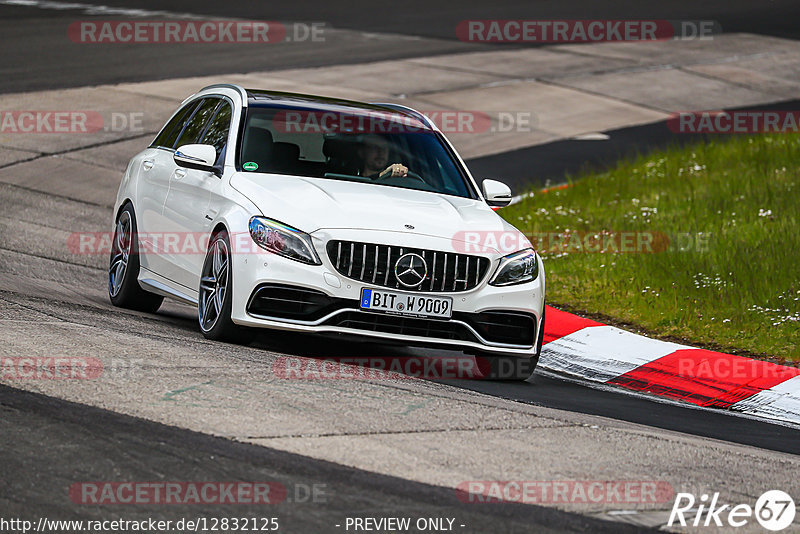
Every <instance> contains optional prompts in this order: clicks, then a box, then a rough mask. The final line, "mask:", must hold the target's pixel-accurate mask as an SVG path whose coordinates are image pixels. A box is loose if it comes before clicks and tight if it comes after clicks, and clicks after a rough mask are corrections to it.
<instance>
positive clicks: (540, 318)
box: [108, 84, 545, 379]
mask: <svg viewBox="0 0 800 534" xmlns="http://www.w3.org/2000/svg"><path fill="white" fill-rule="evenodd" d="M510 200H511V190H510V189H509V188H508V187H507V186H506V185H504V184H502V183H500V182H497V181H494V180H484V181H483V182H482V183H481V185H480V186H479V185H478V183H477V182H476V181H475V180H474V179H473V178H472V176H471V175H470V173H469V171H468V170H467V167H466V165H465V164H464V162H463V160H462V159H461V158H460V157H459V155H458V154H457V153H456V151H455V149H454V148H453V146H452V144H451V143H450V142H449V141H448V140H447V139H446V138H445V136H444V135H443V134H442V133H441V132H440V131H439V129H438V128H437V127H436V125H435V124H434V123H433V122H432V121H431V120H429V119H428V118H427V117H426V116H425V115H423V114H421V113H419V112H417V111H414V110H412V109H410V108H407V107H403V106H399V105H394V104H367V103H360V102H352V101H347V100H338V99H330V98H325V97H317V96H310V95H302V94H292V93H280V92H272V91H261V90H245V89H243V88H241V87H238V86H235V85H227V84H220V85H213V86H209V87H206V88H204V89H202V90H201V91H199V92H198V93H196V94H194V95H192V96H190V97H189V98H187V99H186V100H185V101H184V102H183V103H182V104H181V106H180V108H179V109H178V110H177V111H176V112H175V114H174V115H173V116H172V117H171V118H170V119H169V121H168V122H167V123H166V125H165V126H164V128H163V129H162V130H161V132H160V133H159V134H158V135H157V136H156V138H155V139H154V140H153V142H152V143H151V144H150V146H149V147H147V148H146V149H145V150H144V151H143V152H141V153H139V154H138V155H136V156H135V157H134V158H133V159H132V160H131V161H130V163H129V164H128V167H127V170H126V171H125V174H124V176H123V178H122V183H121V184H120V188H119V193H118V195H117V200H116V204H115V207H114V221H115V227H114V238H113V245H112V253H111V261H110V266H109V277H108V292H109V296H110V298H111V302H112V303H113V304H114V305H116V306H122V307H126V308H133V309H138V310H141V311H148V312H155V311H156V310H157V309H158V307H159V306H160V304H161V302H162V300H163V298H164V297H170V298H174V299H178V300H180V301H183V302H185V303H190V304H192V305H194V306H196V307H197V320H198V324H199V327H200V330H201V332H202V333H203V335H204V336H205V337H207V338H209V339H214V340H226V341H233V342H237V341H238V342H248V341H249V339H250V335H251V334H252V332H253V329H254V328H267V329H280V330H291V331H297V332H307V333H309V334H311V333H314V334H334V335H350V336H352V335H355V336H362V337H366V338H372V339H373V340H376V341H385V342H391V343H401V344H404V345H422V346H429V347H431V346H432V347H439V348H446V349H456V350H461V351H465V352H467V353H472V354H480V355H482V356H491V357H492V358H491V359H492V361H502V362H506V363H508V362H509V361H511V362H513V363H514V364H518V363H519V362H524V363H525V365H514V368H515V369H517V371H516V375H515V376H511V377H506V378H517V379H519V378H523V379H524V378H527V377H528V375H529V374H530V373H531V372H532V371H533V368H534V367H535V365H536V362H537V361H538V356H539V352H540V350H541V345H542V332H543V327H544V292H545V286H544V269H543V266H542V262H541V259H540V258H539V256H538V255H537V254H536V252H535V251H534V250H533V249H532V248H531V247H530V243H529V242H528V241H527V239H525V237H524V236H523V235H522V234H521V233H520V232H519V231H518V230H516V229H515V228H514V227H513V226H511V225H509V224H508V223H507V222H505V221H504V220H503V219H502V218H501V217H499V216H498V215H497V214H496V213H495V212H494V210H493V207H494V208H498V207H502V206H505V205H507V204H508V203H509V202H510ZM509 236H511V239H508V238H509ZM498 237H502V239H498ZM500 241H502V242H503V243H506V244H507V243H509V242H511V243H516V244H518V245H515V246H514V247H512V248H513V249H512V250H509V249H508V246H505V247H501V246H497V243H498V242H500ZM487 243H488V245H487Z"/></svg>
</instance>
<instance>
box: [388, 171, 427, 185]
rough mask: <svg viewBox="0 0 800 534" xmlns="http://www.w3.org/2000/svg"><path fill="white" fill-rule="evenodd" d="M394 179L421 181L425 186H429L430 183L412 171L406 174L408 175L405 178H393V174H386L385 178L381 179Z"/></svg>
mask: <svg viewBox="0 0 800 534" xmlns="http://www.w3.org/2000/svg"><path fill="white" fill-rule="evenodd" d="M393 178H394V179H397V178H414V179H415V180H419V181H420V182H422V183H423V184H425V185H428V182H426V181H425V180H424V179H423V178H422V176H420V175H419V174H417V173H415V172H411V171H408V172H407V173H406V175H405V176H392V174H391V173H387V174H386V176H383V177H382V178H380V179H381V180H390V179H393Z"/></svg>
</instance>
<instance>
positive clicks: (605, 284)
mask: <svg viewBox="0 0 800 534" xmlns="http://www.w3.org/2000/svg"><path fill="white" fill-rule="evenodd" d="M500 214H501V215H503V217H505V218H506V219H507V220H508V221H509V222H511V223H512V224H514V225H515V226H517V227H518V228H519V229H520V230H522V231H524V232H526V233H529V234H532V235H538V234H539V233H541V232H564V231H578V232H601V231H604V230H605V231H612V232H625V231H633V232H654V233H664V234H666V235H667V236H669V237H670V242H669V246H668V247H667V249H666V250H664V251H661V252H655V253H613V252H609V253H586V252H573V251H571V250H567V251H566V252H565V251H563V250H559V251H552V250H551V251H548V250H544V249H543V250H542V251H541V252H542V256H543V259H544V262H545V269H546V273H547V299H548V301H549V302H550V303H552V304H556V305H558V304H561V305H564V306H567V307H569V308H571V309H577V310H583V311H587V312H594V313H598V314H601V315H604V316H606V317H610V318H614V319H617V320H619V321H621V322H627V323H632V324H634V325H637V326H640V327H643V328H644V329H646V330H648V331H650V332H652V333H655V334H657V335H662V336H666V337H677V338H681V339H685V340H687V341H690V342H695V343H699V344H706V345H709V346H712V347H717V348H722V349H728V350H731V349H740V350H743V351H747V352H750V353H755V354H762V355H765V356H770V357H776V358H779V359H790V360H800V137H798V136H795V135H757V136H748V137H738V136H737V137H730V138H727V139H715V140H710V141H707V142H705V143H701V144H697V145H692V146H689V147H683V148H672V149H668V150H665V151H661V152H657V153H653V154H650V155H648V156H646V157H639V158H637V159H635V160H632V161H623V162H621V163H619V164H618V165H617V167H616V168H614V169H612V170H609V171H608V172H604V173H601V174H595V175H584V176H581V177H580V178H579V179H576V180H574V181H573V182H572V186H571V187H569V188H566V189H562V190H554V191H550V192H548V193H537V194H536V195H535V196H534V197H533V198H529V199H526V200H525V201H523V202H521V203H519V204H516V205H514V206H510V207H508V208H505V209H503V210H501V211H500ZM545 243H547V241H545Z"/></svg>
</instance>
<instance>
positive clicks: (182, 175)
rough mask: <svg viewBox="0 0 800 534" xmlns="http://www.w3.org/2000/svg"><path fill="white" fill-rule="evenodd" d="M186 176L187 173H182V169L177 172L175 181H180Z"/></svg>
mask: <svg viewBox="0 0 800 534" xmlns="http://www.w3.org/2000/svg"><path fill="white" fill-rule="evenodd" d="M184 176H186V171H182V170H181V169H178V170H177V171H175V179H176V180H180V179H181V178H183V177H184Z"/></svg>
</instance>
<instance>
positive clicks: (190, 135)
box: [173, 98, 219, 148]
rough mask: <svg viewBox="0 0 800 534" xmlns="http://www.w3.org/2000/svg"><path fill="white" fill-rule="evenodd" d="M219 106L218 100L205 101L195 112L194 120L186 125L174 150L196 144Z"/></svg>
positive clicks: (207, 99) (208, 99)
mask: <svg viewBox="0 0 800 534" xmlns="http://www.w3.org/2000/svg"><path fill="white" fill-rule="evenodd" d="M217 104H219V99H217V98H206V99H203V101H202V102H201V103H200V105H199V106H198V107H197V110H196V111H195V112H194V115H192V118H191V119H189V122H187V123H186V126H185V127H184V128H183V131H182V132H181V135H180V137H179V138H178V142H177V143H175V144H174V145H173V148H178V147H180V146H183V145H189V144H192V143H196V142H197V140H198V139H199V137H200V133H201V132H202V131H203V129H204V128H205V126H206V124H207V123H208V121H209V120H210V119H211V117H212V116H213V115H214V110H215V109H216V108H217Z"/></svg>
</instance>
